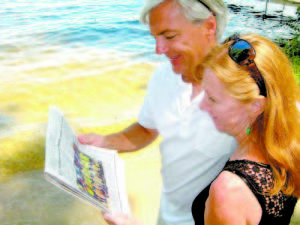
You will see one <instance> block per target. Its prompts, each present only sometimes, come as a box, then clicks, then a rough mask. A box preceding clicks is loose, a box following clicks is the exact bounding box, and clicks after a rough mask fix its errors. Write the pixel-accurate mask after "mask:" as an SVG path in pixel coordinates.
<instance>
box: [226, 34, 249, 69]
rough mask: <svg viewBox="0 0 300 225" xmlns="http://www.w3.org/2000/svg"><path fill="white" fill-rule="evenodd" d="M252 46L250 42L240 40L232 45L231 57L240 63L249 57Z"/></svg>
mask: <svg viewBox="0 0 300 225" xmlns="http://www.w3.org/2000/svg"><path fill="white" fill-rule="evenodd" d="M251 48H252V47H251V45H250V44H249V43H248V42H246V41H243V40H240V41H238V42H236V43H235V44H233V45H232V46H231V49H230V53H229V54H230V56H231V58H232V59H233V60H234V61H235V62H236V63H238V64H239V63H241V62H243V61H244V60H246V59H248V58H249V56H250V54H251V51H250V50H251Z"/></svg>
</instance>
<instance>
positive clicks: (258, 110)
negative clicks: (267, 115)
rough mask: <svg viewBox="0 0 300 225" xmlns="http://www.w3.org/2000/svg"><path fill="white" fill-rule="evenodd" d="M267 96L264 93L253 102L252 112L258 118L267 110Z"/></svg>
mask: <svg viewBox="0 0 300 225" xmlns="http://www.w3.org/2000/svg"><path fill="white" fill-rule="evenodd" d="M265 105H266V98H265V97H264V96H262V95H260V96H258V97H257V98H256V99H255V100H254V101H253V102H252V104H251V114H252V115H253V116H254V117H255V118H257V117H258V116H259V115H260V114H262V113H263V112H264V111H265Z"/></svg>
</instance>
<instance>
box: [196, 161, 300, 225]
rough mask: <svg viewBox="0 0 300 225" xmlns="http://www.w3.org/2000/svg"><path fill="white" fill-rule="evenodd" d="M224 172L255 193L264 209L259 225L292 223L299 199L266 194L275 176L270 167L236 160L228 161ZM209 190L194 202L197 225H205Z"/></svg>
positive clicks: (203, 192)
mask: <svg viewBox="0 0 300 225" xmlns="http://www.w3.org/2000/svg"><path fill="white" fill-rule="evenodd" d="M222 171H229V172H232V173H234V174H236V175H237V176H239V177H240V178H241V179H242V180H243V181H244V182H245V183H246V184H247V186H248V187H249V188H250V190H251V191H252V192H253V194H254V195H255V197H256V198H257V200H258V202H259V204H260V206H261V208H262V217H261V220H260V222H259V225H271V224H272V225H288V224H289V223H290V220H291V217H292V215H293V212H294V208H295V205H296V202H297V198H296V197H294V196H287V195H284V194H283V193H282V192H279V193H278V194H277V195H273V196H269V195H268V194H267V193H266V192H267V191H268V190H270V189H271V187H272V184H273V174H272V170H271V167H270V166H269V165H267V164H263V163H257V162H253V161H249V160H235V161H228V162H227V163H226V165H225V167H224V169H223V170H222ZM209 188H210V185H209V186H208V187H206V188H205V189H204V190H203V191H202V192H200V194H199V195H198V196H197V197H196V198H195V200H194V202H193V205H192V214H193V217H194V220H195V225H202V224H204V210H205V201H206V199H207V198H208V194H209Z"/></svg>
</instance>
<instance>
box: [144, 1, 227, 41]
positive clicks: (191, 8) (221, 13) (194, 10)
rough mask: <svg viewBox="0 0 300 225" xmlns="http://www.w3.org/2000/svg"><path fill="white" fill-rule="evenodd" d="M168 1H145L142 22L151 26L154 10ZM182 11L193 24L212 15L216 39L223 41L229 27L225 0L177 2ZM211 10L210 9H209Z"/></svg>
mask: <svg viewBox="0 0 300 225" xmlns="http://www.w3.org/2000/svg"><path fill="white" fill-rule="evenodd" d="M164 1H166V0H145V5H144V7H143V9H142V12H141V21H142V23H144V24H149V13H150V12H151V10H152V9H154V8H155V7H157V6H158V5H159V4H161V3H163V2H164ZM176 1H177V3H178V4H179V6H180V7H181V9H182V12H183V15H184V16H185V18H186V19H188V20H189V21H191V22H192V23H197V22H201V21H204V20H206V19H207V18H208V17H209V16H210V15H211V13H213V15H214V16H215V18H216V23H217V28H216V37H217V39H218V40H220V39H221V37H222V35H223V32H224V30H225V28H226V25H227V15H228V10H227V7H226V5H225V3H224V2H223V0H201V1H199V0H176ZM208 8H209V9H208Z"/></svg>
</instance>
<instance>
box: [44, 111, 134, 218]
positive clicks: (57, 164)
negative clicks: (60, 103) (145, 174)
mask: <svg viewBox="0 0 300 225" xmlns="http://www.w3.org/2000/svg"><path fill="white" fill-rule="evenodd" d="M44 173H45V177H46V179H47V180H48V181H49V182H51V183H53V184H55V185H56V186H57V187H59V188H61V189H63V190H65V191H66V192H68V193H70V194H72V195H74V196H75V197H77V198H78V199H81V200H84V201H85V202H87V203H89V204H91V205H92V206H95V207H97V208H99V209H101V211H102V212H103V213H115V212H121V213H124V214H130V207H129V204H128V198H127V193H126V185H125V172H124V163H123V161H122V160H121V159H120V158H118V153H117V151H115V150H105V149H103V148H98V147H94V146H88V145H82V144H80V143H79V142H78V141H77V138H76V134H75V132H73V130H72V128H71V126H70V125H69V123H68V122H67V120H66V119H65V117H64V115H63V113H62V112H61V111H60V110H59V109H58V108H57V107H54V106H51V107H50V112H49V120H48V127H47V136H46V156H45V169H44Z"/></svg>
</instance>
